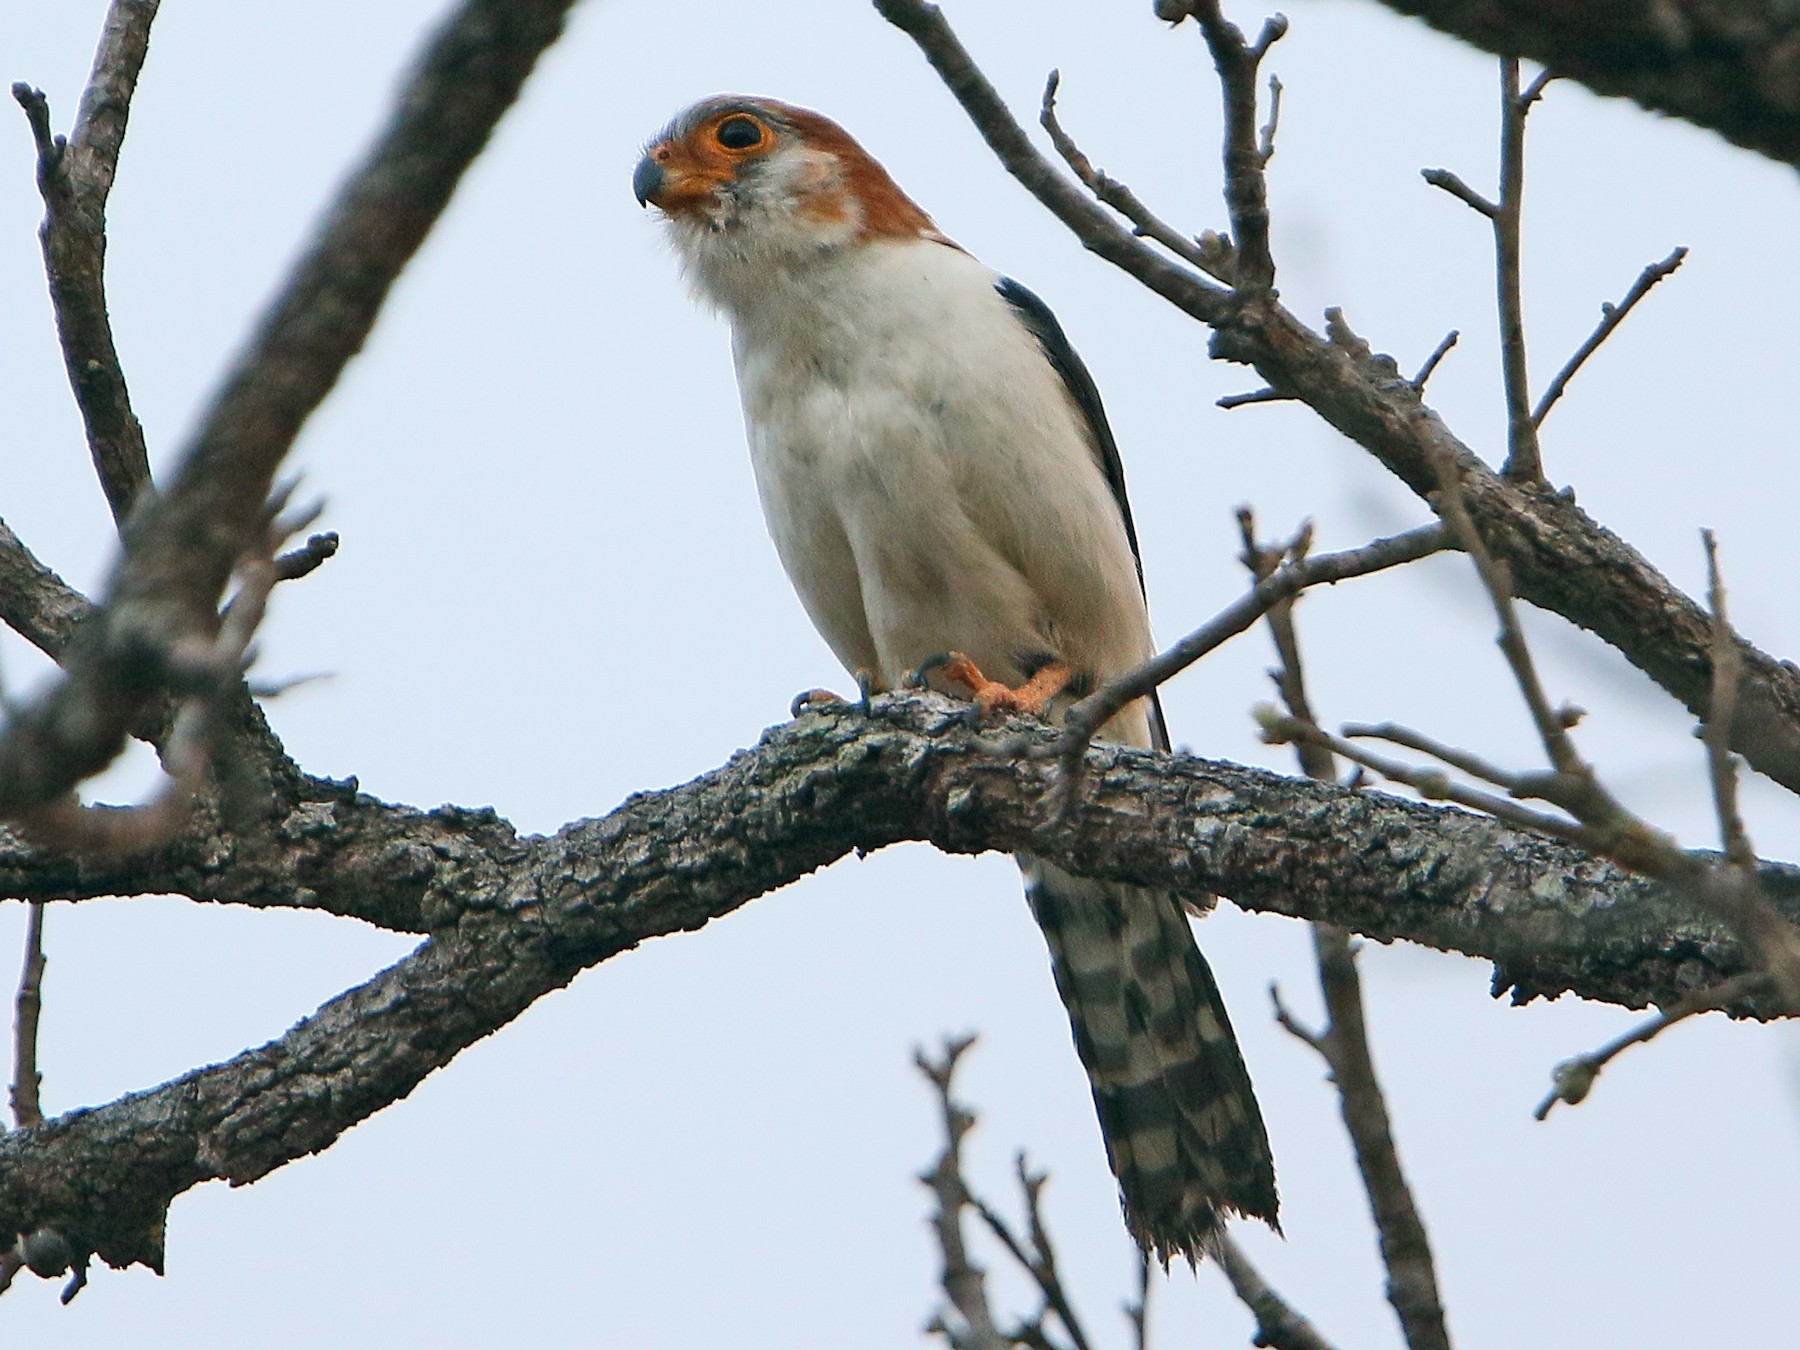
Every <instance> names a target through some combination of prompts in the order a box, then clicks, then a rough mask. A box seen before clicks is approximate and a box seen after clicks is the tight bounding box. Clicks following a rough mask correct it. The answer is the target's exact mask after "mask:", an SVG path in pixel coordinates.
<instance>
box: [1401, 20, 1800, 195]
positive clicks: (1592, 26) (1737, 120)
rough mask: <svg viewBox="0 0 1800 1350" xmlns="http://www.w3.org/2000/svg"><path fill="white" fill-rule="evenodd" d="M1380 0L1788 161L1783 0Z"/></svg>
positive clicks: (1795, 111)
mask: <svg viewBox="0 0 1800 1350" xmlns="http://www.w3.org/2000/svg"><path fill="white" fill-rule="evenodd" d="M1381 3H1382V4H1384V5H1386V6H1387V7H1388V8H1389V9H1396V10H1399V11H1400V12H1401V13H1402V14H1413V15H1417V16H1418V17H1419V18H1422V19H1424V20H1425V21H1426V22H1427V23H1429V24H1431V25H1432V27H1434V28H1438V29H1441V30H1442V31H1444V32H1446V33H1450V34H1452V35H1453V36H1455V37H1459V38H1461V39H1462V40H1463V41H1464V42H1468V43H1470V44H1472V45H1474V46H1476V47H1480V48H1483V49H1484V50H1486V51H1490V52H1495V53H1498V54H1500V55H1503V56H1525V57H1530V58H1531V59H1532V60H1533V61H1538V62H1541V63H1542V64H1543V65H1545V66H1546V67H1548V68H1549V69H1551V70H1553V71H1555V72H1556V74H1558V75H1560V76H1564V77H1565V78H1568V79H1572V80H1578V81H1580V82H1581V83H1582V84H1585V85H1586V86H1587V87H1588V88H1590V89H1592V90H1594V92H1596V93H1599V94H1613V95H1618V96H1620V97H1624V98H1629V99H1632V100H1633V101H1635V102H1637V103H1638V104H1641V105H1642V106H1643V107H1646V108H1651V109H1654V110H1655V111H1657V112H1662V113H1668V114H1670V115H1671V116H1674V117H1679V118H1681V119H1683V120H1684V121H1688V122H1692V123H1693V124H1694V125H1695V126H1699V127H1705V128H1707V129H1708V130H1709V131H1716V132H1718V133H1719V134H1720V135H1721V136H1723V137H1725V138H1726V139H1727V140H1729V141H1731V142H1733V143H1734V144H1737V145H1741V146H1744V147H1745V148H1746V149H1749V150H1755V151H1756V152H1757V153H1759V154H1763V155H1767V156H1768V157H1769V158H1770V159H1776V160H1782V161H1785V162H1786V163H1789V164H1794V165H1800V10H1797V9H1796V8H1795V7H1794V6H1793V5H1792V4H1789V3H1787V0H1681V3H1678V4H1677V3H1671V0H1381Z"/></svg>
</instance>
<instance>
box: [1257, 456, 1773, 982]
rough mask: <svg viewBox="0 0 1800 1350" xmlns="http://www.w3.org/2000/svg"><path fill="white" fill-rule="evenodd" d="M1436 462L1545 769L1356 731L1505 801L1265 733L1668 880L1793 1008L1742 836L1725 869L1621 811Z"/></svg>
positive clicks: (1446, 513)
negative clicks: (1522, 769)
mask: <svg viewBox="0 0 1800 1350" xmlns="http://www.w3.org/2000/svg"><path fill="white" fill-rule="evenodd" d="M1440 468H1441V471H1442V474H1443V478H1442V486H1441V488H1440V490H1439V492H1438V494H1437V497H1436V499H1435V504H1436V506H1437V508H1438V511H1439V513H1440V515H1442V517H1443V520H1444V524H1445V525H1446V526H1448V527H1449V528H1450V529H1451V530H1452V531H1453V532H1454V536H1455V538H1456V540H1457V541H1458V542H1459V543H1460V544H1461V545H1462V547H1463V549H1464V550H1465V551H1466V552H1467V553H1468V554H1469V556H1470V557H1471V558H1472V559H1473V560H1474V562H1475V565H1476V570H1477V572H1478V573H1479V575H1480V577H1481V580H1482V584H1483V586H1484V588H1485V589H1486V590H1487V592H1488V596H1489V599H1490V600H1491V601H1492V603H1493V606H1494V612H1495V614H1496V616H1497V617H1498V619H1499V621H1500V638H1499V645H1500V648H1501V650H1502V652H1503V653H1504V654H1505V656H1506V660H1507V663H1508V665H1509V666H1510V668H1511V670H1512V673H1513V679H1514V682H1515V683H1516V684H1517V686H1518V688H1519V692H1520V694H1521V695H1522V696H1523V698H1524V700H1525V703H1526V705H1527V706H1528V707H1529V708H1530V710H1531V715H1532V720H1533V722H1534V723H1535V724H1536V726H1537V730H1538V735H1539V739H1540V740H1541V741H1542V742H1543V745H1544V750H1545V753H1546V754H1547V755H1548V756H1549V758H1550V761H1551V765H1552V768H1551V771H1550V772H1548V773H1534V774H1511V773H1506V772H1504V771H1502V770H1499V769H1497V768H1495V767H1494V766H1492V765H1489V764H1486V763H1485V762H1484V761H1482V760H1480V759H1479V758H1477V757H1476V756H1473V755H1468V754H1466V753H1464V752H1460V751H1455V750H1451V749H1448V748H1447V747H1442V746H1440V745H1438V744H1437V743H1436V742H1433V741H1430V740H1429V739H1428V738H1425V737H1422V736H1420V735H1419V734H1418V733H1416V732H1400V731H1398V729H1395V728H1391V727H1384V728H1357V729H1356V730H1358V731H1361V732H1368V731H1371V730H1373V731H1375V732H1377V733H1378V734H1380V735H1382V736H1383V737H1384V738H1385V739H1389V740H1396V741H1399V742H1401V743H1403V744H1409V745H1413V746H1415V747H1416V748H1419V749H1422V750H1424V751H1425V752H1426V753H1428V754H1431V755H1432V756H1433V757H1434V758H1437V759H1440V760H1441V761H1443V762H1445V763H1450V764H1453V765H1455V766H1456V767H1459V768H1461V769H1462V770H1463V771H1464V772H1468V773H1471V774H1473V775H1475V776H1477V777H1480V778H1483V779H1484V780H1486V781H1488V782H1490V783H1492V784H1494V785H1495V786H1497V787H1502V788H1504V789H1505V790H1506V791H1507V793H1508V794H1509V797H1507V798H1501V797H1497V796H1495V795H1494V794H1493V793H1490V792H1486V791H1483V790H1481V789H1475V788H1470V787H1467V786H1465V785H1462V784H1458V783H1455V782H1453V781H1452V780H1451V779H1449V777H1448V776H1447V775H1445V774H1444V773H1443V772H1442V770H1437V769H1431V770H1421V769H1417V768H1414V767H1412V766H1408V765H1400V764H1396V763H1395V762H1393V761H1390V760H1386V759H1384V758H1382V757H1379V756H1375V755H1371V754H1370V753H1369V752H1368V751H1367V750H1365V749H1362V748H1361V747H1357V746H1354V745H1353V744H1352V743H1351V742H1349V741H1347V740H1341V739H1339V738H1337V737H1333V736H1330V735H1328V734H1327V733H1325V732H1323V731H1321V730H1320V729H1319V728H1318V727H1317V726H1316V725H1313V724H1311V723H1309V722H1306V721H1303V720H1302V719H1300V718H1297V717H1283V716H1281V715H1279V714H1278V713H1275V712H1274V711H1273V710H1264V711H1262V712H1260V713H1259V714H1258V718H1259V721H1260V722H1261V723H1262V725H1263V730H1264V736H1265V738H1266V739H1268V740H1270V741H1272V742H1306V741H1312V742H1314V743H1316V744H1318V745H1321V746H1324V747H1327V748H1330V749H1332V750H1335V751H1337V752H1338V753H1340V754H1343V755H1345V756H1346V757H1347V758H1349V759H1351V760H1353V761H1354V762H1355V763H1358V764H1361V765H1363V766H1365V767H1367V768H1371V769H1373V770H1375V771H1376V772H1377V773H1380V774H1382V775H1384V776H1385V777H1389V778H1392V779H1394V780H1395V781H1397V782H1404V783H1407V784H1409V785H1411V786H1413V787H1414V788H1416V789H1417V790H1418V791H1419V792H1420V793H1422V794H1423V795H1425V796H1426V797H1428V798H1436V799H1441V800H1449V801H1455V802H1458V803H1460V804H1462V805H1465V806H1471V807H1473V808H1474V809H1476V810H1479V811H1485V812H1488V813H1489V814H1492V815H1494V816H1497V817H1498V818H1500V819H1502V820H1506V821H1508V822H1510V823H1513V824H1516V825H1522V826H1525V827H1527V828H1535V829H1540V830H1543V831H1545V832H1546V833H1549V834H1552V835H1554V836H1555V837H1557V838H1560V839H1565V840H1567V841H1569V842H1570V843H1573V844H1576V845H1578V846H1579V847H1582V848H1586V849H1589V850H1590V851H1592V852H1595V853H1598V854H1601V855H1603V856H1605V857H1609V858H1612V859H1614V860H1615V861H1618V862H1620V863H1623V864H1624V865H1625V866H1627V867H1630V868H1632V869H1634V870H1636V871H1639V872H1642V873H1643V874H1644V875H1646V876H1649V877H1654V878H1656V879H1658V880H1660V881H1664V882H1666V883H1668V884H1670V885H1671V886H1673V887H1675V888H1676V889H1677V890H1678V891H1679V893H1681V894H1682V895H1684V896H1685V897H1687V898H1688V899H1690V900H1691V901H1692V902H1693V903H1695V904H1697V905H1698V906H1700V907H1701V908H1702V909H1704V910H1705V911H1706V912H1708V913H1710V914H1712V915H1714V916H1716V917H1718V918H1719V919H1721V920H1723V921H1724V922H1725V923H1727V924H1728V925H1730V926H1731V927H1732V928H1733V929H1734V930H1735V931H1736V932H1737V933H1738V934H1739V936H1740V937H1741V938H1743V940H1744V941H1745V942H1746V943H1747V944H1748V945H1749V946H1751V947H1752V948H1753V949H1754V950H1755V951H1756V953H1757V957H1758V959H1759V961H1760V962H1761V963H1762V965H1763V966H1764V967H1765V968H1766V969H1767V970H1768V971H1769V973H1770V974H1771V975H1772V976H1773V977H1774V979H1775V983H1776V987H1777V989H1778V990H1779V992H1780V995H1781V999H1782V1002H1783V1005H1784V1006H1785V1007H1786V1008H1787V1009H1788V1010H1790V1011H1800V928H1796V927H1795V925H1793V924H1791V923H1789V922H1788V921H1787V920H1786V919H1785V918H1784V917H1782V915H1781V914H1780V913H1779V912H1778V911H1777V910H1776V909H1775V908H1774V906H1773V905H1772V904H1771V903H1770V902H1769V898H1768V896H1767V895H1766V894H1765V893H1764V891H1763V888H1762V885H1761V881H1760V878H1759V876H1758V874H1757V871H1756V868H1755V865H1754V854H1753V853H1751V852H1750V850H1749V845H1748V842H1747V841H1743V842H1741V843H1740V845H1739V846H1738V857H1739V858H1740V859H1741V858H1744V857H1748V858H1749V859H1750V861H1749V862H1748V863H1744V862H1741V861H1738V860H1735V859H1731V858H1728V859H1727V862H1726V865H1724V866H1718V865H1715V864H1713V863H1712V862H1710V861H1708V860H1707V859H1704V858H1701V857H1698V856H1696V855H1693V854H1689V853H1686V852H1684V851H1683V850H1682V849H1680V848H1679V847H1678V846H1677V845H1676V844H1675V841H1674V840H1673V839H1671V838H1669V837H1668V836H1667V835H1665V834H1663V833H1662V832H1660V831H1658V830H1656V829H1654V828H1653V827H1652V826H1650V825H1649V824H1648V823H1647V822H1646V821H1644V820H1642V819H1640V818H1639V817H1637V816H1636V815H1634V814H1632V813H1631V812H1630V811H1628V810H1626V809H1625V807H1624V806H1623V805H1622V804H1621V803H1620V802H1619V800H1618V799H1617V798H1616V797H1614V796H1613V794H1612V793H1611V792H1609V791H1608V790H1607V789H1606V787H1605V786H1604V785H1603V784H1602V783H1601V782H1600V781H1599V779H1598V777H1597V776H1596V775H1595V774H1594V772H1593V770H1592V768H1591V767H1590V766H1589V765H1588V764H1587V763H1586V762H1585V761H1584V760H1583V759H1582V758H1581V756H1580V754H1579V753H1578V752H1577V751H1576V749H1575V745H1574V742H1573V740H1572V739H1571V737H1570V736H1569V729H1570V727H1572V726H1573V725H1574V724H1575V722H1576V721H1577V720H1579V716H1580V714H1579V711H1578V710H1576V709H1573V708H1569V707H1566V706H1565V707H1561V708H1553V707H1551V705H1550V700H1549V697H1548V695H1547V694H1546V693H1545V692H1544V688H1543V685H1542V683H1541V682H1540V681H1539V679H1538V676H1537V671H1536V668H1535V665H1534V663H1533V660H1532V657H1531V652H1530V649H1529V647H1528V646H1527V644H1526V642H1525V638H1524V634H1523V632H1522V631H1521V630H1520V628H1519V624H1518V616H1517V613H1516V610H1515V607H1514V604H1513V600H1512V595H1511V590H1510V576H1509V574H1508V569H1507V568H1506V567H1505V566H1504V565H1503V564H1502V563H1500V562H1499V561H1498V560H1496V559H1495V558H1494V557H1493V555H1492V554H1491V553H1490V552H1489V551H1488V549H1487V546H1486V544H1485V542H1484V541H1483V540H1482V538H1481V535H1480V533H1479V531H1477V530H1476V529H1475V526H1474V522H1473V521H1472V520H1471V519H1470V517H1469V515H1468V512H1467V510H1466V509H1465V507H1464V504H1463V500H1462V488H1461V481H1460V477H1459V474H1458V471H1457V469H1456V467H1455V466H1454V465H1452V464H1450V463H1449V462H1448V460H1447V459H1446V460H1442V461H1440ZM1715 581H1716V572H1715ZM1714 602H1715V606H1721V607H1722V605H1723V591H1722V588H1717V587H1716V588H1715V595H1714ZM1714 643H1715V648H1716V647H1718V646H1719V645H1721V644H1729V645H1731V646H1732V647H1733V649H1734V650H1735V649H1736V640H1735V638H1734V637H1732V635H1731V634H1730V631H1729V628H1728V627H1727V626H1725V625H1724V623H1723V621H1722V620H1716V621H1715V633H1714ZM1715 664H1716V662H1715ZM1726 665H1727V670H1726V677H1727V678H1726V680H1725V681H1724V683H1723V684H1722V685H1721V686H1720V688H1721V690H1728V689H1729V688H1731V687H1734V681H1733V679H1732V678H1731V676H1732V672H1731V671H1730V669H1729V665H1730V663H1729V662H1727V663H1726ZM1723 697H1724V699H1725V706H1724V708H1722V709H1720V710H1718V712H1717V715H1715V717H1714V719H1713V720H1714V721H1715V722H1719V724H1720V725H1724V723H1723V722H1722V721H1721V720H1720V719H1721V718H1722V717H1723V716H1725V715H1727V714H1728V713H1729V710H1730V695H1729V693H1725V694H1723ZM1716 743H1717V744H1718V746H1719V747H1720V748H1719V750H1718V751H1717V752H1716V753H1715V754H1714V756H1713V762H1714V781H1715V784H1719V783H1721V780H1724V781H1723V786H1722V787H1721V788H1720V789H1719V790H1720V791H1721V794H1722V795H1721V799H1720V800H1721V806H1720V810H1721V829H1722V831H1723V832H1724V833H1725V835H1726V837H1727V839H1728V840H1729V839H1730V838H1732V837H1733V835H1734V834H1741V828H1742V827H1741V825H1739V826H1736V827H1734V826H1733V825H1732V823H1731V822H1732V820H1733V819H1734V818H1735V814H1736V808H1735V796H1734V794H1735V777H1734V775H1733V771H1732V770H1731V767H1730V764H1729V760H1728V758H1725V759H1723V760H1721V758H1720V757H1721V756H1723V755H1724V751H1725V742H1724V739H1723V737H1718V738H1716ZM1517 798H1525V799H1534V800H1538V801H1545V802H1549V803H1551V804H1553V805H1555V806H1557V807H1560V808H1561V809H1562V810H1564V811H1566V812H1568V813H1569V815H1570V816H1572V817H1574V820H1573V821H1572V822H1571V821H1569V820H1565V819H1562V818H1559V817H1555V816H1549V815H1546V814H1545V813H1543V812H1540V811H1534V810H1532V809H1530V808H1527V807H1523V806H1520V805H1519V804H1518V802H1517V801H1516V800H1513V799H1517Z"/></svg>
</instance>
